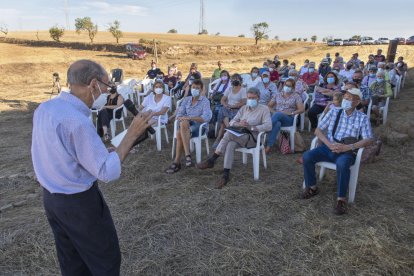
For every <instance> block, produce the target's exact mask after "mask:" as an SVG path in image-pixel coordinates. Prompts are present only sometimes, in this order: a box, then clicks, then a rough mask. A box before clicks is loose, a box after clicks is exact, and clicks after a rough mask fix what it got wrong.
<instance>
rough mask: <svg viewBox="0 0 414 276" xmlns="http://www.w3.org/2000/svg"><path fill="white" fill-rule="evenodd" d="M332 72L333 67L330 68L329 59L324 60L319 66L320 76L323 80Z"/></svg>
mask: <svg viewBox="0 0 414 276" xmlns="http://www.w3.org/2000/svg"><path fill="white" fill-rule="evenodd" d="M331 71H332V68H331V66H329V61H328V59H327V58H324V59H322V61H321V64H320V65H319V69H318V72H319V75H321V76H322V78H324V77H325V76H326V74H328V73H329V72H331Z"/></svg>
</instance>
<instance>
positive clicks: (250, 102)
mask: <svg viewBox="0 0 414 276" xmlns="http://www.w3.org/2000/svg"><path fill="white" fill-rule="evenodd" d="M246 105H247V106H250V107H251V108H255V107H256V106H257V100H255V99H247V102H246Z"/></svg>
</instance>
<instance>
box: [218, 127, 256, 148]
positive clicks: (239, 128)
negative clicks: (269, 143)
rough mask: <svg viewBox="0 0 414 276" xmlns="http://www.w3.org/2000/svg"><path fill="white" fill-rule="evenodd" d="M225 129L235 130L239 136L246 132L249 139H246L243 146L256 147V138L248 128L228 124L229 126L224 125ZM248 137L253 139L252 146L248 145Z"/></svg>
mask: <svg viewBox="0 0 414 276" xmlns="http://www.w3.org/2000/svg"><path fill="white" fill-rule="evenodd" d="M225 130H229V131H230V132H235V133H237V134H240V135H239V136H241V135H244V134H248V135H249V140H247V142H246V145H245V146H244V147H245V148H248V149H250V148H254V147H256V143H257V140H256V138H255V137H254V135H253V133H252V132H251V131H250V129H248V128H246V127H238V126H229V127H226V128H225ZM250 138H252V139H253V142H254V144H255V145H254V146H252V147H248V144H249V142H250Z"/></svg>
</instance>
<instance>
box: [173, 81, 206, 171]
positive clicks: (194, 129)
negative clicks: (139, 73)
mask: <svg viewBox="0 0 414 276" xmlns="http://www.w3.org/2000/svg"><path fill="white" fill-rule="evenodd" d="M191 90H192V91H191V94H192V96H188V97H185V98H184V100H183V101H182V102H181V104H180V107H179V108H178V111H177V117H176V120H177V121H178V122H179V129H178V131H177V143H176V148H175V159H174V161H173V163H172V164H171V165H170V167H169V168H168V169H166V170H165V172H166V173H168V174H172V173H176V172H178V171H179V170H180V169H181V155H182V153H183V152H184V155H185V166H186V167H191V166H192V165H193V161H192V158H191V153H190V139H191V138H192V137H198V135H199V128H200V125H201V124H203V123H206V122H209V121H210V119H211V109H210V102H209V101H208V99H207V98H206V97H204V96H201V91H202V90H203V82H202V81H201V80H194V82H193V84H192V87H191Z"/></svg>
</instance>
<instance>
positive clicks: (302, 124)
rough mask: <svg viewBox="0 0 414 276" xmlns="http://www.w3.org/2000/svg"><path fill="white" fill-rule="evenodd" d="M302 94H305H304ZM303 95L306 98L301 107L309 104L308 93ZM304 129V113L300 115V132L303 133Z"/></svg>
mask: <svg viewBox="0 0 414 276" xmlns="http://www.w3.org/2000/svg"><path fill="white" fill-rule="evenodd" d="M304 93H306V92H304ZM305 95H306V98H305V100H304V101H303V105H304V106H305V107H306V104H307V103H308V102H309V100H310V97H309V94H308V93H306V94H305ZM309 108H310V107H309ZM308 110H309V109H308ZM304 129H305V112H303V113H301V114H300V131H303V130H304Z"/></svg>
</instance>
